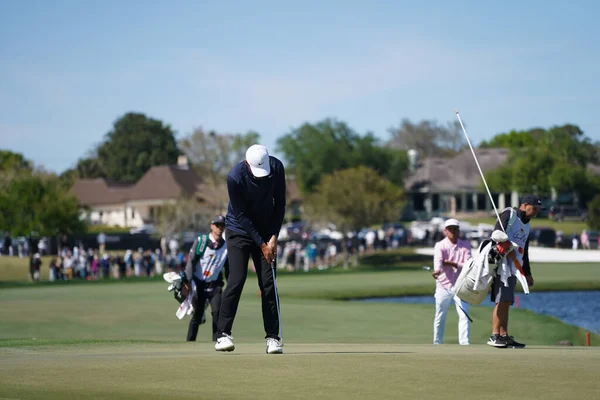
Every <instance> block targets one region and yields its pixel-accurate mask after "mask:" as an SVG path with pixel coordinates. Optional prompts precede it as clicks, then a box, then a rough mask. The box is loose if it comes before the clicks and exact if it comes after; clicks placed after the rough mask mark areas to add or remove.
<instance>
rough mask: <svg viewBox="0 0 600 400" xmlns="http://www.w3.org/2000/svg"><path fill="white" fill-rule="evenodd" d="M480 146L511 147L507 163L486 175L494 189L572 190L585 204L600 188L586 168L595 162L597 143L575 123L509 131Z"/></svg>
mask: <svg viewBox="0 0 600 400" xmlns="http://www.w3.org/2000/svg"><path fill="white" fill-rule="evenodd" d="M482 146H483V147H488V148H490V147H504V148H508V149H510V152H509V156H508V160H507V162H506V163H505V164H504V165H503V166H501V167H500V168H499V169H498V170H496V171H491V172H488V173H487V174H486V180H487V181H488V183H489V184H490V186H491V187H493V188H494V190H495V191H503V192H508V191H510V190H516V191H519V192H521V193H524V192H533V193H537V194H540V195H544V196H549V195H550V194H551V193H552V191H553V190H555V191H556V192H559V193H561V192H562V193H574V194H575V195H576V198H578V199H579V200H580V203H581V204H582V205H584V204H585V203H587V201H589V200H591V198H592V197H593V193H594V191H595V190H596V189H598V188H600V186H599V184H600V182H598V180H597V179H595V178H594V176H593V175H592V174H590V173H588V172H587V171H586V168H587V166H588V165H589V164H590V163H596V162H598V157H597V154H598V145H597V144H594V143H592V142H591V140H590V139H589V138H586V137H585V136H584V135H583V131H582V130H581V129H580V128H579V127H577V126H576V125H571V124H567V125H563V126H554V127H552V128H550V129H548V130H545V129H541V128H535V129H531V130H528V131H511V132H509V133H503V134H499V135H496V136H495V137H494V138H492V139H491V140H490V141H489V142H484V143H482Z"/></svg>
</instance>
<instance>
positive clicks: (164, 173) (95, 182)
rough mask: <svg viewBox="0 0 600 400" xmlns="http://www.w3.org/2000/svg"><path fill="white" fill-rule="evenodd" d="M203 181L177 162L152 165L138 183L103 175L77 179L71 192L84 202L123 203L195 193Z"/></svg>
mask: <svg viewBox="0 0 600 400" xmlns="http://www.w3.org/2000/svg"><path fill="white" fill-rule="evenodd" d="M200 184H201V181H200V178H199V177H198V175H196V173H195V172H194V171H193V170H192V169H191V168H185V167H179V166H176V165H162V166H157V167H152V168H150V169H149V170H148V171H147V172H146V173H145V174H144V176H143V177H142V178H141V179H140V180H139V181H138V182H137V183H135V184H130V183H129V184H128V183H118V182H112V181H109V180H106V179H103V178H97V179H78V180H77V181H76V182H75V184H74V185H73V187H72V188H71V193H72V194H74V195H75V196H77V197H78V198H79V202H80V203H81V204H82V205H87V206H95V205H108V204H122V203H125V202H127V201H135V200H162V199H174V198H178V197H180V196H181V195H182V194H183V195H193V194H195V193H196V192H197V191H198V189H199V187H200Z"/></svg>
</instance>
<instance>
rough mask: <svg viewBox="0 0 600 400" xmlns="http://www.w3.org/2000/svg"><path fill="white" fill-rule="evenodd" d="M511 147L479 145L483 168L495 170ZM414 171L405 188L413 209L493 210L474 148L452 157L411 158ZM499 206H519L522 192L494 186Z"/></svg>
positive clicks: (447, 210)
mask: <svg viewBox="0 0 600 400" xmlns="http://www.w3.org/2000/svg"><path fill="white" fill-rule="evenodd" d="M508 153H509V150H508V149H502V148H499V149H476V150H475V154H476V156H477V161H478V162H479V166H480V167H481V170H482V171H483V172H484V174H485V173H486V172H489V171H493V170H495V169H497V168H498V167H500V166H501V165H502V164H504V162H505V161H506V160H507V158H508ZM411 163H412V165H411V167H412V168H411V170H412V171H411V173H410V174H409V175H408V176H407V178H406V180H405V183H404V188H405V190H406V192H407V195H408V196H407V197H408V204H407V207H408V209H409V212H413V213H419V212H426V213H427V214H428V215H430V214H431V213H440V214H449V215H452V216H455V215H457V214H458V213H474V212H484V213H487V212H490V211H492V210H493V208H492V203H491V201H490V199H489V196H488V194H487V191H486V190H485V188H484V187H483V184H482V181H481V176H480V174H479V170H478V169H477V165H476V164H475V160H474V159H473V155H472V154H471V151H470V150H466V151H463V152H461V153H459V154H457V155H456V156H455V157H452V158H441V157H428V158H426V159H424V160H422V161H420V162H419V161H418V160H417V159H413V160H411ZM490 192H491V193H492V198H493V199H494V203H495V204H496V207H497V208H498V210H499V211H500V210H502V209H504V208H505V207H509V206H517V205H518V202H519V193H517V192H514V191H513V192H509V193H498V192H496V191H494V188H493V187H492V188H490Z"/></svg>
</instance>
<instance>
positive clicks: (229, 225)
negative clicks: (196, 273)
mask: <svg viewBox="0 0 600 400" xmlns="http://www.w3.org/2000/svg"><path fill="white" fill-rule="evenodd" d="M269 165H270V167H271V173H270V174H269V175H268V176H267V177H264V178H255V177H254V175H252V172H250V167H249V166H248V164H246V162H245V161H241V162H240V163H238V164H237V165H235V166H234V167H233V168H232V169H231V171H230V172H229V175H228V176H227V190H228V192H229V207H228V209H227V215H226V216H225V228H226V229H229V230H231V231H234V232H239V233H244V234H246V235H248V236H250V237H251V238H252V240H254V242H255V243H256V244H257V245H258V246H260V245H261V244H263V243H267V242H268V241H269V239H271V236H273V235H279V231H280V230H281V225H282V224H283V218H284V216H285V192H286V190H285V170H284V168H283V163H282V162H281V161H279V160H278V159H277V158H275V157H273V156H269Z"/></svg>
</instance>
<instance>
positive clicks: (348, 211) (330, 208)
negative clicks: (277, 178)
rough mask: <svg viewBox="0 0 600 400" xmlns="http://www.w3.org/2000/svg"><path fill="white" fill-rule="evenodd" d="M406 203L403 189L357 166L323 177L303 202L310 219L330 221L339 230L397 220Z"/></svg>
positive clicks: (372, 171) (355, 228) (375, 173)
mask: <svg viewBox="0 0 600 400" xmlns="http://www.w3.org/2000/svg"><path fill="white" fill-rule="evenodd" d="M404 203H405V195H404V191H403V189H402V188H400V187H398V186H396V185H394V184H393V183H391V182H390V181H389V180H387V179H385V178H382V177H381V176H380V175H379V174H378V173H377V172H376V171H375V170H373V169H371V168H368V167H365V166H359V167H356V168H349V169H346V170H341V171H336V172H334V173H333V174H330V175H325V176H324V177H323V179H322V180H321V182H320V183H319V185H317V187H316V190H315V191H314V193H313V194H311V195H310V196H308V197H307V199H306V200H305V207H306V209H307V211H308V214H309V215H310V218H311V219H321V220H327V221H331V222H333V223H335V224H336V226H337V227H338V228H339V229H344V230H359V229H360V228H362V227H365V226H369V225H373V224H376V223H382V222H385V221H393V220H397V219H398V218H399V216H400V213H401V212H402V208H403V207H404Z"/></svg>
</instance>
